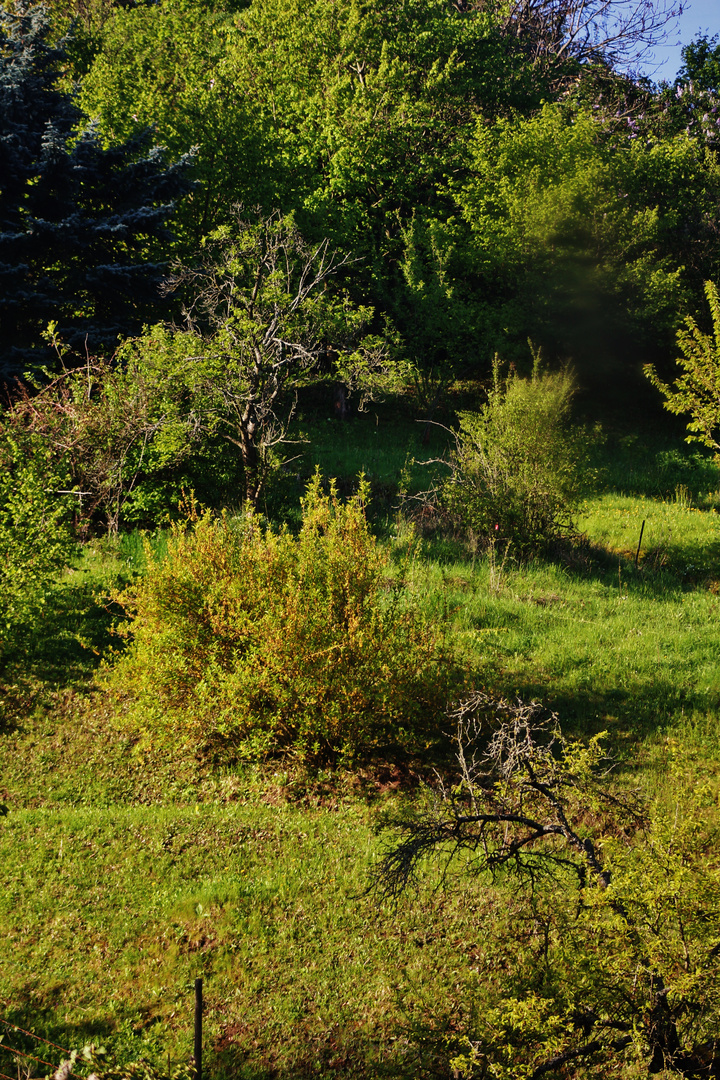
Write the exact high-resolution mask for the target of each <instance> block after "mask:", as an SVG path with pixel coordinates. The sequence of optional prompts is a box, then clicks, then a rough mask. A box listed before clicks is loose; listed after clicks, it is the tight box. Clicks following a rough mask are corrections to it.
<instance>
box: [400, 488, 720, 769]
mask: <svg viewBox="0 0 720 1080" xmlns="http://www.w3.org/2000/svg"><path fill="white" fill-rule="evenodd" d="M643 519H644V520H645V521H646V525H645V532H644V536H643V548H642V549H641V555H642V551H643V550H644V552H645V557H644V559H643V558H642V557H641V558H640V559H639V561H638V568H637V569H636V568H635V565H634V559H635V554H636V551H637V542H638V539H639V533H640V525H641V523H642V521H643ZM582 523H583V526H584V528H585V530H586V531H587V534H588V538H589V541H590V543H591V545H594V546H593V547H591V548H590V549H589V551H590V555H589V556H588V558H587V562H586V564H585V566H584V567H583V568H582V572H578V570H576V569H569V568H567V567H563V566H561V565H559V564H556V563H547V562H542V561H538V562H535V563H531V564H529V565H517V564H516V563H515V562H514V561H513V559H512V556H511V555H510V557H508V558H507V559H506V560H505V562H502V561H501V560H500V559H499V558H488V557H487V556H486V557H483V558H480V559H476V560H475V561H473V560H472V559H471V558H469V557H466V558H465V559H463V560H457V561H455V562H451V561H448V560H447V559H442V560H440V561H434V560H433V559H432V558H430V559H429V561H428V563H427V564H426V566H425V568H424V569H423V571H422V572H421V571H420V567H418V571H417V572H416V575H415V577H414V579H413V580H414V588H415V590H416V594H417V596H418V597H419V598H420V599H421V602H422V604H423V606H424V608H425V610H426V611H427V613H428V615H429V616H430V617H431V618H433V619H437V620H442V619H448V620H449V623H450V626H451V630H450V638H451V640H452V641H453V642H454V645H455V647H456V648H457V649H458V650H460V651H461V652H462V654H463V655H464V656H465V657H466V658H467V663H468V664H469V665H471V666H472V667H473V668H474V669H475V670H476V672H477V678H478V679H480V680H481V681H482V682H483V683H484V684H485V685H487V686H488V687H490V688H492V689H494V690H496V691H498V692H502V693H504V694H508V695H510V696H515V695H520V696H522V697H533V698H537V699H539V700H542V701H543V702H545V703H546V704H547V705H548V706H549V707H550V708H553V709H556V710H557V711H558V713H559V714H560V717H561V721H562V722H563V723H564V724H565V725H567V726H568V727H570V728H575V729H576V730H579V731H581V732H592V731H597V730H601V729H603V728H607V729H608V730H609V731H610V733H611V735H612V737H613V738H614V740H615V741H616V743H617V744H618V745H625V747H626V750H627V752H629V751H630V748H631V747H637V745H638V743H639V742H640V741H641V740H642V739H644V738H646V737H648V736H652V735H653V733H657V732H664V731H667V730H669V729H671V728H674V727H675V726H677V725H678V724H679V723H681V721H682V718H683V717H684V716H686V715H687V713H688V712H692V713H694V714H696V715H697V716H700V717H706V718H707V719H708V723H710V724H712V723H713V720H712V718H713V717H715V716H717V713H718V709H719V708H720V648H718V645H719V635H718V630H717V626H718V616H719V615H720V600H719V599H718V597H717V596H716V595H715V591H716V590H715V586H714V582H715V577H714V574H717V573H718V570H719V568H720V518H719V517H718V515H717V514H716V513H714V512H708V511H705V512H699V511H695V510H693V509H692V508H688V507H682V506H678V505H676V504H666V503H662V502H654V501H653V500H649V499H637V498H636V499H632V498H629V497H628V498H621V497H618V496H604V497H602V498H600V499H597V500H594V502H593V503H588V504H586V508H585V514H584V517H583V519H582ZM663 530H665V531H664V541H663V542H660V539H659V538H661V537H662V536H663ZM673 530H674V531H675V533H676V536H677V541H676V542H674V541H673V540H672V535H670V536H668V533H669V534H672V532H673ZM646 537H647V540H648V547H647V548H645V547H644V544H645V538H646ZM651 544H652V546H651ZM593 552H596V553H597V555H598V556H599V557H595V556H594V555H593ZM430 553H431V554H432V548H431V549H430ZM715 730H716V731H717V727H716V728H715Z"/></svg>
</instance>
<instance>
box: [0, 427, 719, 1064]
mask: <svg viewBox="0 0 720 1080" xmlns="http://www.w3.org/2000/svg"><path fill="white" fill-rule="evenodd" d="M372 421H374V417H373V418H371V424H369V425H368V430H367V431H365V434H364V436H363V439H361V440H359V443H360V445H361V446H364V445H365V444H367V445H368V446H369V447H370V448H372V446H373V445H374V439H375V438H376V436H373V434H372V426H373V424H372ZM374 426H375V428H376V429H377V428H378V427H379V425H378V424H375V425H374ZM380 430H382V428H380ZM410 437H411V435H409V436H408V438H410ZM343 438H346V433H345V432H343ZM388 441H389V440H388ZM399 441H400V440H398V439H395V440H394V443H393V450H394V452H395V456H396V458H397V457H400V456H401V457H402V458H403V459H404V456H405V453H406V451H407V447H406V446H404V445H403V446H402V447H400V446H399ZM386 445H387V443H386ZM323 452H324V453H327V454H330V453H332V447H331V446H329V445H328V446H327V447H326V449H325V450H324V451H323V450H322V447H321V449H320V451H319V452H318V456H319V457H320V456H321V454H322V453H323ZM367 453H369V450H368V451H367ZM359 456H360V457H364V456H367V455H366V453H365V451H363V453H362V454H360V455H359ZM388 456H390V457H391V456H392V455H391V454H389V455H388ZM656 459H657V455H656ZM633 460H634V461H635V462H637V451H636V450H633ZM683 460H685V459H683ZM401 463H402V462H401ZM357 464H358V462H357V460H356V459H353V468H355V467H356V465H357ZM359 464H361V465H362V464H365V466H366V468H367V469H368V471H369V472H370V473H371V474H372V473H373V468H371V467H370V466H371V465H372V464H373V463H372V462H371V461H370V460H368V461H367V462H365V461H364V460H363V461H361V462H359ZM380 465H382V454H378V455H377V457H376V461H375V466H374V467H375V469H376V474H377V475H378V476H379V477H380V479H381V480H382V479H383V476H382V470H381V468H380ZM386 465H387V462H386V463H385V465H382V468H383V469H384V468H386ZM387 467H388V468H389V466H387ZM683 469H684V470H685V471H684V472H683ZM338 471H339V470H338ZM651 471H652V470H651V468H650V467H649V465H648V464H647V462H646V466H645V468H644V469H640V470H639V471H638V476H639V477H645V479H646V480H647V478H648V476H650V473H651ZM662 472H663V470H662V468H660V469H659V472H658V476H660V479H662V475H661V474H662ZM696 473H697V470H695V473H694V472H693V468H692V467H691V466H690V465H688V466H687V467H686V466H685V465H683V464H682V462H681V464H680V465H678V463H677V460H676V461H675V473H674V474H672V475H670V483H671V486H670V493H672V491H673V487H672V481H673V478H675V479H676V478H677V475H679V476H680V478H681V479H680V481H679V482H678V483H676V484H675V488H676V489H678V488H679V491H678V492H677V493H676V494H675V495H674V496H672V498H671V501H668V491H664V492H662V491H660V492H658V493H656V494H661V495H664V498H658V497H655V498H650V497H648V494H647V493H646V494H645V495H644V496H638V495H635V496H633V495H619V494H617V493H608V494H605V495H603V496H601V497H598V498H595V499H592V500H590V501H588V503H587V504H586V506H585V508H584V510H583V516H582V521H581V524H582V527H583V528H584V529H585V530H586V531H587V533H588V535H589V538H590V540H591V541H592V542H593V543H594V544H596V545H598V550H599V551H600V552H601V554H600V555H597V552H596V555H595V556H593V557H592V558H585V559H579V560H577V561H576V562H575V563H573V564H571V565H564V566H563V565H560V564H553V563H543V564H537V565H534V566H530V567H526V568H518V567H515V566H513V565H512V564H511V562H510V561H507V562H506V563H505V564H504V565H499V564H497V563H493V562H492V561H491V560H487V559H480V558H478V559H475V560H473V559H472V558H471V557H470V556H469V555H467V554H466V553H463V552H461V551H460V549H459V548H457V547H453V546H452V545H445V546H442V545H434V546H433V545H426V549H425V554H424V556H423V557H421V558H420V559H419V560H418V562H417V564H416V566H415V568H414V572H413V579H412V587H413V588H414V590H415V592H416V594H417V596H418V599H419V601H420V602H421V603H422V604H423V606H424V607H425V608H426V610H427V611H428V612H429V613H431V614H432V615H433V617H438V618H443V619H446V620H447V621H448V623H449V626H450V627H451V632H452V635H453V639H454V641H455V642H456V644H457V647H458V648H460V649H461V650H463V651H464V652H465V653H466V654H467V656H468V660H469V661H471V662H473V663H474V664H477V665H478V666H479V668H480V671H481V673H482V678H483V680H484V681H485V682H486V683H487V684H488V685H491V686H493V687H495V688H496V689H498V690H500V691H502V692H505V693H515V692H519V693H521V694H523V695H525V696H537V697H541V698H542V699H543V700H545V701H547V702H548V703H549V704H551V705H552V706H553V707H554V708H556V709H557V710H558V711H559V712H560V714H561V718H562V720H563V722H564V723H565V724H566V725H567V726H568V727H569V728H571V729H575V730H579V731H581V732H590V731H596V730H599V729H603V728H605V729H608V730H609V732H610V735H611V738H612V740H613V742H614V745H615V747H616V749H617V750H619V751H620V752H621V754H622V756H623V757H624V760H625V765H626V768H628V769H630V770H631V771H633V772H634V773H636V774H638V775H640V776H641V778H642V779H643V781H644V782H645V783H646V784H647V785H648V786H649V787H650V788H652V789H655V790H658V789H660V788H662V787H663V786H667V785H668V783H669V781H668V770H667V759H668V756H669V755H672V756H673V757H674V759H675V766H674V767H675V769H676V771H677V761H678V759H680V761H681V766H680V773H681V774H682V770H683V769H685V768H686V769H692V770H694V771H697V770H698V769H704V770H705V771H707V772H708V773H709V774H710V773H712V774H715V773H716V771H717V764H718V759H719V758H720V754H719V753H718V741H717V714H718V697H719V696H720V658H719V650H718V633H717V629H716V627H717V606H718V603H719V601H718V597H717V591H718V577H719V576H720V570H719V568H720V518H719V517H718V515H717V513H716V511H715V510H714V509H713V508H712V506H711V504H710V503H709V502H707V501H706V502H704V503H703V502H702V500H699V504H700V505H702V506H703V507H704V509H702V510H697V509H692V508H691V507H689V506H688V505H686V504H687V502H688V499H689V498H690V491H689V488H688V485H687V479H688V478H690V479H692V476H693V475H696ZM624 475H625V476H627V475H628V471H627V470H626V471H625V474H624ZM683 478H684V479H683ZM666 479H667V477H666ZM655 483H656V481H655V480H653V484H655ZM658 483H659V481H658ZM616 486H617V485H616ZM649 486H652V485H649ZM642 520H645V521H646V526H645V534H644V538H643V552H642V553H641V560H640V565H639V568H638V569H637V570H635V568H634V565H633V563H634V555H635V550H636V546H637V538H638V536H639V531H640V523H641V522H642ZM138 558H139V555H138V551H137V550H136V549H134V548H132V547H127V546H126V547H125V549H124V550H122V551H121V552H120V558H119V560H118V559H117V558H116V559H113V560H108V559H104V558H103V557H102V553H101V552H100V553H96V554H95V556H94V557H86V561H85V564H84V565H83V567H82V569H81V570H80V571H79V572H77V573H76V574H74V575H72V576H71V577H70V578H69V579H68V581H67V583H66V587H65V588H64V589H63V591H62V592H61V593H60V594H59V595H58V598H57V600H56V606H55V608H54V609H53V608H51V609H49V610H48V612H47V613H46V617H45V619H44V622H43V626H42V628H41V630H42V632H40V633H36V634H34V635H33V636H32V637H31V638H29V639H28V641H27V642H25V643H24V644H23V643H21V646H20V648H19V649H18V652H17V654H16V655H15V656H14V657H11V658H10V659H9V661H8V663H7V664H6V666H5V670H4V673H3V676H2V677H3V679H4V685H5V690H6V694H5V702H4V725H3V728H2V734H1V735H0V739H1V740H2V742H1V743H0V746H1V749H0V754H2V762H3V769H2V775H1V779H0V801H2V802H3V803H4V805H5V807H6V808H7V810H8V813H7V815H6V816H5V817H4V818H0V866H1V867H2V870H1V871H0V881H1V882H2V884H1V885H0V1015H2V1016H4V1017H5V1018H9V1019H11V1020H13V1021H15V1022H17V1023H19V1024H20V1025H21V1026H23V1027H33V1028H34V1029H35V1030H37V1031H38V1032H40V1033H41V1034H44V1035H45V1036H46V1037H48V1038H50V1039H52V1040H53V1041H55V1042H57V1043H59V1044H61V1045H63V1046H77V1045H79V1044H81V1043H82V1042H84V1041H85V1040H86V1039H88V1038H90V1037H95V1038H100V1039H102V1040H105V1041H109V1042H110V1043H112V1045H113V1046H114V1047H115V1048H116V1049H118V1051H119V1052H120V1053H121V1054H122V1055H123V1056H137V1055H138V1054H139V1053H144V1054H147V1055H148V1056H150V1057H152V1058H155V1059H157V1060H161V1059H163V1058H164V1056H165V1055H166V1054H168V1053H169V1054H170V1055H171V1057H173V1058H174V1059H176V1060H178V1059H181V1058H183V1057H186V1056H187V1054H188V1052H189V1047H190V1043H191V1023H192V1017H191V997H192V994H191V983H192V979H193V978H194V977H195V976H196V975H197V974H203V975H204V976H205V977H206V980H207V984H206V992H207V997H208V1013H207V1018H206V1043H207V1047H208V1065H209V1068H210V1070H211V1072H212V1073H213V1074H214V1075H224V1074H225V1075H233V1076H245V1077H261V1076H277V1077H290V1076H305V1075H307V1076H311V1075H325V1076H334V1075H347V1076H377V1077H381V1076H402V1075H406V1076H421V1075H433V1072H434V1062H433V1058H432V1053H430V1052H429V1051H425V1050H423V1045H424V1044H423V1037H422V1035H423V1031H424V1030H427V1029H428V1028H430V1029H437V1028H441V1029H443V1028H444V1027H448V1028H452V1027H453V1026H455V1025H457V1024H458V1022H459V1020H460V1018H461V1016H462V1013H463V1010H464V1009H466V1008H468V1007H469V1006H468V1002H469V990H468V989H467V988H468V986H470V985H471V984H472V969H473V963H474V960H473V958H474V957H475V958H477V956H478V955H479V954H480V953H481V952H482V951H483V950H490V951H491V950H492V942H487V941H485V940H484V938H483V929H482V927H483V920H482V910H483V907H484V905H486V904H488V903H491V901H492V896H491V895H490V894H489V893H488V892H487V890H486V889H483V888H482V887H481V886H480V885H479V884H478V883H475V884H474V885H472V884H468V883H467V882H465V883H464V885H463V888H462V889H461V890H456V891H455V892H452V893H443V892H442V891H439V892H431V891H428V892H427V893H424V894H423V895H422V896H421V897H420V898H419V899H418V900H416V901H415V902H413V903H408V905H407V906H406V907H404V908H403V909H402V910H399V911H392V910H385V909H383V908H382V907H381V906H380V905H378V904H377V903H376V902H375V901H374V900H373V899H372V898H371V897H367V896H363V895H362V894H363V891H364V888H365V886H366V883H367V880H368V874H369V871H370V869H371V867H372V862H373V857H374V855H375V853H376V851H377V840H376V838H375V836H374V835H373V829H372V825H373V821H374V819H375V815H376V812H377V808H378V807H383V806H384V805H386V804H387V803H388V802H389V803H393V802H395V801H397V800H399V799H402V798H404V797H407V796H404V795H403V794H402V792H396V791H395V790H394V789H395V788H396V787H397V781H398V776H399V774H394V773H393V772H392V770H391V769H388V770H387V771H386V773H385V774H375V775H374V776H371V777H367V778H366V780H365V782H363V778H362V777H360V778H345V779H343V780H341V781H338V780H337V779H334V778H331V777H327V776H325V777H319V778H316V779H315V780H314V781H313V782H312V783H309V782H303V781H302V778H298V776H297V775H294V774H293V773H292V772H290V773H282V772H280V771H277V772H275V773H273V771H272V770H271V771H269V772H264V773H263V772H261V771H258V770H245V771H244V772H242V773H236V774H228V773H224V774H223V773H219V772H217V771H213V769H212V768H211V767H209V766H203V765H201V764H198V763H194V762H185V763H177V762H173V761H171V760H166V759H163V758H159V757H154V758H152V757H148V756H147V755H146V756H144V757H139V756H137V754H136V753H135V751H134V748H133V745H132V740H131V739H130V738H129V737H128V736H127V733H124V732H123V731H122V730H120V729H118V728H117V726H116V725H115V723H114V721H113V720H112V718H111V717H110V716H109V715H108V712H107V709H106V707H105V705H104V703H103V701H102V699H101V698H99V697H98V696H97V695H92V694H90V695H88V693H87V689H88V685H89V683H90V680H91V677H92V670H93V667H94V665H95V663H96V662H97V657H98V655H99V654H100V653H102V651H103V650H104V649H105V648H106V647H107V645H108V643H109V642H111V641H112V638H111V637H110V628H111V623H112V618H113V612H112V610H111V609H109V608H108V606H107V605H105V604H103V603H102V602H100V603H98V602H97V600H95V599H93V596H94V594H95V593H97V591H98V589H99V591H100V592H101V593H102V591H103V588H107V585H108V583H109V581H110V580H111V578H113V577H114V576H115V575H116V574H117V573H118V572H120V573H125V574H127V573H128V572H130V571H131V570H132V569H133V566H134V565H135V564H136V563H137V561H138ZM8 1041H11V1042H12V1045H15V1046H17V1047H19V1048H21V1049H25V1050H26V1051H29V1052H31V1053H36V1052H37V1050H36V1049H33V1044H32V1041H31V1040H28V1039H27V1038H25V1039H24V1041H23V1038H22V1037H21V1036H20V1035H17V1034H14V1035H13V1036H12V1040H9V1039H8ZM53 1054H55V1051H50V1052H49V1059H50V1060H52V1061H55V1060H56V1057H53V1056H52V1055H53ZM37 1069H38V1070H39V1072H40V1073H42V1072H44V1071H47V1069H44V1068H42V1067H41V1066H39V1065H38V1066H37ZM0 1072H3V1073H10V1074H13V1073H14V1072H15V1064H14V1063H13V1059H12V1057H11V1056H9V1055H8V1054H7V1052H3V1051H2V1050H1V1049H0Z"/></svg>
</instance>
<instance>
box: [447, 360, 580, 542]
mask: <svg viewBox="0 0 720 1080" xmlns="http://www.w3.org/2000/svg"><path fill="white" fill-rule="evenodd" d="M573 393H574V383H573V378H572V376H571V374H570V373H569V372H567V371H562V372H558V373H545V372H542V371H541V369H540V358H539V354H536V356H535V363H534V366H533V371H532V375H531V377H530V378H529V379H524V378H521V377H520V376H519V375H517V374H516V373H515V372H514V371H512V370H511V372H510V374H509V375H508V376H507V378H506V379H503V378H502V377H501V365H500V361H499V359H498V357H497V356H496V357H495V360H494V363H493V386H492V389H491V390H490V393H489V395H488V400H487V403H486V404H485V405H484V406H483V407H482V408H481V409H480V411H479V412H477V413H461V414H460V430H459V432H458V434H457V437H456V449H455V452H454V454H453V458H452V460H451V470H452V471H451V475H450V477H449V478H448V480H447V481H446V482H445V484H444V487H443V490H442V500H443V502H444V504H445V506H446V508H447V509H448V510H449V511H450V513H451V514H452V516H453V517H454V518H455V519H456V520H457V521H459V522H460V523H461V524H462V525H463V527H465V528H467V529H468V530H472V532H473V533H474V534H475V535H476V536H477V537H478V538H482V537H485V538H487V540H488V541H489V542H493V541H494V540H495V539H497V540H499V541H500V542H501V543H503V544H505V545H507V544H512V545H513V546H514V547H515V550H516V551H518V552H519V553H521V554H527V553H531V552H534V551H537V550H539V549H542V548H543V547H545V546H547V544H548V543H549V542H551V541H552V540H555V539H557V538H558V537H559V536H561V535H563V534H566V533H568V532H570V531H572V529H573V524H572V518H571V514H572V510H573V508H574V506H575V504H576V502H577V499H578V496H579V493H580V490H581V483H580V481H581V478H582V475H583V461H584V459H585V450H584V442H583V438H582V436H581V435H580V433H579V432H577V431H573V430H572V429H571V427H570V424H569V418H570V406H571V402H572V398H573Z"/></svg>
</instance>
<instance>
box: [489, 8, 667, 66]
mask: <svg viewBox="0 0 720 1080" xmlns="http://www.w3.org/2000/svg"><path fill="white" fill-rule="evenodd" d="M683 6H684V4H683V2H682V0H513V2H512V3H511V4H510V8H509V12H508V15H507V17H506V23H505V27H506V32H507V33H509V34H512V35H514V36H515V37H516V38H517V39H518V41H519V42H520V43H521V45H522V46H523V47H524V48H525V49H526V50H527V51H528V52H529V54H530V55H531V56H533V57H534V58H537V59H539V60H543V61H546V62H547V61H550V62H551V63H554V64H556V63H557V62H558V61H561V62H562V61H563V60H568V59H570V60H573V61H575V62H576V63H577V62H579V63H587V62H588V61H591V62H597V61H600V62H601V63H604V64H607V65H609V66H611V67H615V68H630V69H632V70H637V69H638V67H640V66H641V63H642V61H643V60H644V59H646V58H647V57H648V55H649V54H651V53H652V51H653V49H654V48H655V47H657V45H659V44H662V42H663V41H665V40H666V39H667V35H668V28H669V27H671V26H672V24H673V22H674V21H675V20H676V19H677V17H678V16H679V15H681V14H682V10H683Z"/></svg>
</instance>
